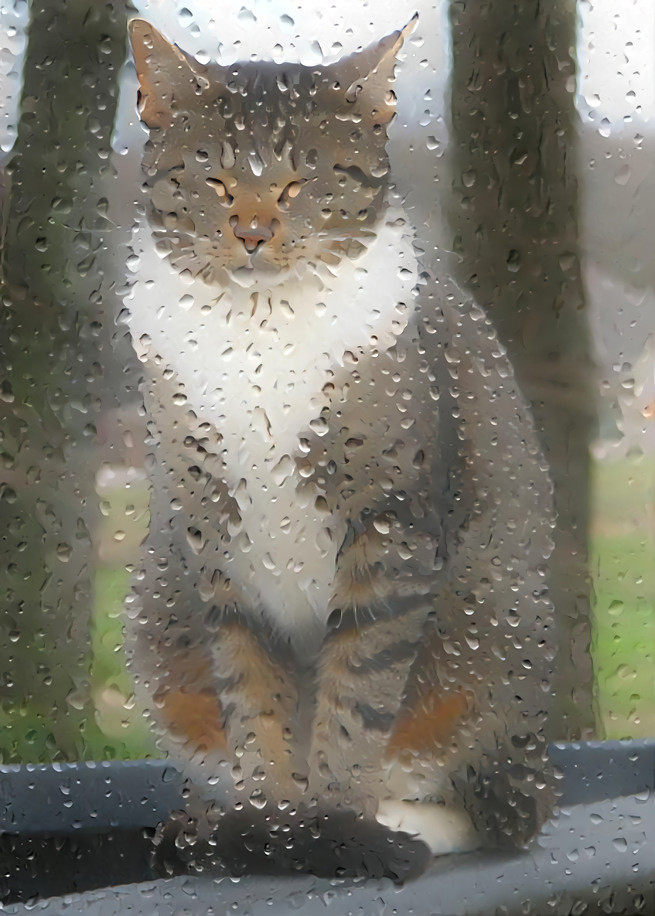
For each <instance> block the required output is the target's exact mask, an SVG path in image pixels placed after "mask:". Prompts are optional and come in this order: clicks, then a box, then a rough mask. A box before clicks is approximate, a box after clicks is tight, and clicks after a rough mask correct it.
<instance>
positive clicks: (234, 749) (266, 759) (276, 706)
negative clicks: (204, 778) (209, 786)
mask: <svg viewBox="0 0 655 916" xmlns="http://www.w3.org/2000/svg"><path fill="white" fill-rule="evenodd" d="M211 655H212V660H213V670H214V677H215V682H216V689H217V692H218V695H219V697H220V703H221V705H222V708H223V710H224V723H225V726H224V727H225V731H226V740H227V743H228V746H229V750H230V752H231V755H232V758H233V760H234V768H233V776H234V778H235V781H236V787H237V789H241V788H245V790H246V791H247V793H248V796H249V797H250V798H251V800H254V799H256V798H259V799H260V802H259V804H261V805H262V806H263V804H264V803H265V801H266V800H267V799H274V800H275V801H281V800H284V799H289V798H291V797H292V795H293V792H294V782H293V779H292V773H293V759H292V758H293V755H292V744H291V728H290V725H291V720H292V717H293V715H294V712H295V709H296V705H297V691H296V688H295V685H294V682H293V678H292V676H291V675H290V674H289V672H288V671H286V670H285V669H284V667H283V666H282V664H281V663H279V662H278V661H274V660H273V659H272V658H271V655H270V653H269V650H268V649H267V648H266V647H265V646H264V645H263V644H262V642H260V640H259V639H258V638H257V636H255V634H254V633H253V631H252V630H251V629H250V628H249V627H248V626H246V625H245V624H244V623H243V622H241V621H239V620H230V621H226V622H223V623H221V624H220V625H219V626H218V628H217V630H216V632H215V633H214V635H213V639H212V645H211ZM295 791H296V793H297V788H296V789H295Z"/></svg>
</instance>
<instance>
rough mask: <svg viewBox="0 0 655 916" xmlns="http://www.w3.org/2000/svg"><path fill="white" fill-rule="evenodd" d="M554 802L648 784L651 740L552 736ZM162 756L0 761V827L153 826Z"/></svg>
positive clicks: (162, 805)
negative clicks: (557, 785)
mask: <svg viewBox="0 0 655 916" xmlns="http://www.w3.org/2000/svg"><path fill="white" fill-rule="evenodd" d="M550 754H551V759H552V760H553V761H554V763H555V764H556V765H557V767H558V768H559V769H560V770H561V773H562V796H561V800H560V804H561V805H562V806H565V805H577V804H585V803H588V802H592V801H598V800H602V799H609V798H619V797H621V796H626V795H638V794H639V793H642V792H649V791H653V790H655V740H653V741H597V742H582V743H575V744H554V745H552V746H551V749H550ZM182 784H183V780H182V777H181V776H180V774H179V773H178V772H177V770H176V769H175V768H174V767H173V766H172V765H171V763H170V762H169V761H166V760H135V761H120V760H117V761H108V762H102V763H62V764H34V765H33V764H28V765H25V766H0V832H2V833H26V834H34V833H50V834H52V833H69V832H71V831H77V830H86V831H89V830H91V831H93V832H95V833H102V832H106V831H108V830H114V829H120V830H134V829H138V828H140V827H154V826H156V825H157V824H158V823H159V822H160V821H162V820H164V819H166V818H167V817H168V815H169V814H170V813H171V811H174V810H176V809H179V808H182V807H184V803H183V800H182V795H181V792H182Z"/></svg>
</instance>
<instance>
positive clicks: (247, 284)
mask: <svg viewBox="0 0 655 916" xmlns="http://www.w3.org/2000/svg"><path fill="white" fill-rule="evenodd" d="M228 274H229V276H230V279H231V280H233V281H234V283H236V284H237V286H241V287H242V288H243V289H256V288H257V287H265V288H270V287H271V286H279V285H280V284H281V283H284V282H285V280H287V279H288V278H289V276H290V275H292V271H291V269H290V268H289V267H281V268H278V267H270V268H268V269H262V268H261V267H251V266H249V265H248V266H243V267H237V268H236V269H234V270H230V269H229V268H228Z"/></svg>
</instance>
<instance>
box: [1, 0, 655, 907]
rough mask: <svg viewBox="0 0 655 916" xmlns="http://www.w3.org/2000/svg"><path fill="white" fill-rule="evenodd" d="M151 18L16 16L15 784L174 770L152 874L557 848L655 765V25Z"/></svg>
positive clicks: (349, 870)
mask: <svg viewBox="0 0 655 916" xmlns="http://www.w3.org/2000/svg"><path fill="white" fill-rule="evenodd" d="M133 6H134V8H133V9H132V6H130V9H129V10H128V9H127V8H126V5H124V4H122V3H99V4H91V3H89V0H69V2H66V3H64V2H63V0H61V2H60V0H56V2H54V0H48V2H46V0H38V2H37V0H34V2H33V3H32V4H31V5H29V9H28V4H27V3H25V2H20V0H13V2H12V0H5V2H2V0H0V29H1V30H2V39H3V42H2V54H1V55H0V165H1V168H2V172H1V184H0V193H1V194H2V208H3V209H2V229H1V231H2V278H1V279H2V319H1V320H2V325H1V327H0V391H1V393H2V398H1V399H0V410H1V412H2V413H1V416H2V424H1V427H0V453H1V457H2V463H1V465H0V552H1V555H0V575H1V577H2V583H3V584H2V593H3V595H4V596H5V600H4V601H3V609H2V628H1V630H0V678H1V683H2V700H1V703H0V725H1V726H2V727H1V728H0V762H1V763H2V764H20V765H25V764H52V763H55V764H61V763H63V762H72V761H110V760H115V761H128V760H132V761H142V760H145V759H153V758H159V757H169V758H170V760H171V767H172V768H176V769H177V770H178V771H179V772H180V773H181V774H182V776H183V777H184V778H185V779H186V780H187V788H186V790H185V796H184V799H182V800H181V801H180V804H178V807H179V808H182V807H183V808H184V810H183V811H181V812H178V814H177V815H176V817H175V818H174V819H173V820H167V819H166V818H165V817H164V815H163V814H162V815H161V816H162V817H163V818H164V825H163V826H160V828H159V831H158V833H157V837H156V844H157V847H156V848H157V850H158V852H157V853H156V856H155V866H154V868H155V870H156V872H157V873H158V874H164V873H166V872H167V870H168V871H169V872H177V871H185V870H188V871H191V872H194V870H195V871H202V870H203V869H206V868H208V867H216V868H227V869H231V870H232V871H234V872H237V873H240V872H243V871H250V870H253V869H255V870H261V869H262V868H264V869H265V870H269V871H272V872H274V873H278V872H280V873H281V872H287V871H294V870H296V871H298V870H300V871H303V870H304V871H310V872H312V873H319V874H324V875H327V876H329V877H331V876H333V875H335V874H336V875H339V876H341V875H343V874H355V875H359V874H366V875H384V876H388V877H392V878H394V879H400V880H404V879H405V878H407V877H408V876H411V875H415V874H418V873H420V872H421V871H422V870H423V869H424V868H425V867H426V866H427V865H428V864H429V861H431V854H436V855H443V854H450V853H461V852H470V851H471V850H477V849H478V848H480V847H489V846H491V847H493V848H497V847H501V846H502V847H503V848H505V847H506V846H509V847H510V848H516V847H521V846H523V845H526V844H529V843H530V842H531V841H532V840H533V839H534V837H535V835H537V834H538V833H539V832H540V831H541V829H542V827H543V825H544V824H545V823H547V822H548V821H549V818H550V817H551V815H552V812H553V810H554V806H555V805H556V801H557V798H558V794H559V790H560V788H561V786H559V781H560V775H561V774H559V772H557V771H556V768H555V767H554V764H553V762H552V761H549V760H548V758H547V753H546V750H547V747H548V745H549V743H551V742H559V743H561V742H566V741H575V740H581V739H582V740H587V739H591V738H597V739H618V738H620V739H624V738H625V739H648V738H653V736H654V731H655V691H654V688H653V679H652V676H651V670H652V664H653V646H654V645H655V578H654V576H655V574H654V573H653V571H652V556H653V548H654V547H655V534H654V527H653V518H654V513H655V432H654V430H655V426H654V423H655V419H654V418H655V328H654V327H653V325H654V324H655V321H654V316H655V293H654V292H653V290H654V280H655V278H654V276H653V270H654V268H653V259H652V257H651V252H650V247H651V244H650V238H651V236H652V231H651V230H652V225H651V223H652V212H653V207H652V205H651V203H652V198H653V195H655V179H654V178H653V175H655V170H654V168H653V165H654V162H653V157H654V154H653V136H652V128H651V124H652V117H653V115H652V111H653V104H654V102H655V99H654V98H653V94H654V92H655V89H654V86H655V79H654V77H655V73H654V72H653V68H654V66H655V65H654V64H653V60H654V55H653V47H652V45H653V35H654V34H655V12H654V11H653V9H652V8H651V3H650V0H630V2H626V3H625V4H624V6H623V7H621V10H619V11H617V10H616V9H614V8H612V7H613V5H612V4H606V3H605V4H602V3H591V2H588V0H579V2H578V3H577V4H576V3H575V2H573V0H570V2H563V3H561V4H558V5H557V8H556V9H552V10H551V9H550V8H549V9H545V8H541V7H539V9H538V10H537V11H536V12H535V11H533V10H529V9H528V8H527V7H528V5H527V4H523V5H521V4H516V3H514V2H509V0H508V2H505V0H502V2H497V3H495V4H482V5H481V4H477V3H472V2H466V0H461V2H459V0H457V2H456V0H453V2H446V0H440V2H436V3H435V2H423V0H421V2H420V3H418V4H412V5H409V6H408V5H406V4H405V5H403V4H401V5H398V4H397V3H391V2H386V0H384V2H381V0H378V2H376V3H375V4H372V3H371V4H368V3H364V4H359V5H357V4H347V3H345V2H343V0H339V2H336V3H333V4H332V5H330V6H329V7H327V8H326V7H325V6H324V5H322V4H318V3H314V2H306V0H303V2H302V3H300V2H298V3H293V2H290V0H284V2H281V0H280V2H277V0H271V2H267V3H265V2H253V3H250V4H246V5H244V4H243V3H241V2H239V3H237V2H232V0H230V2H225V3H223V4H221V8H220V13H218V12H217V7H216V5H215V4H213V3H209V2H203V0H194V2H193V3H192V2H191V0H188V2H186V0H185V3H181V2H173V0H170V2H155V0H134V4H133ZM416 11H418V17H417V16H416V15H415V13H416ZM128 33H129V39H128ZM138 771H139V770H138V767H137V768H136V769H135V770H134V771H133V772H135V773H136V772H138ZM125 772H127V770H126V771H125ZM153 772H154V771H153ZM158 772H159V771H158ZM44 778H45V777H44ZM121 778H122V777H121ZM97 792H98V795H99V796H100V795H101V794H102V792H103V789H102V786H101V785H100V784H99V785H98V787H97ZM135 826H136V825H134V824H130V827H135ZM138 826H139V827H154V823H152V824H150V823H143V824H141V825H138ZM548 829H549V828H548V827H547V828H546V830H548ZM46 832H47V831H46ZM217 837H218V838H219V839H218V840H217ZM221 837H223V839H222V840H221V839H220V838H221ZM225 837H228V838H230V842H229V844H228V845H230V849H229V850H228V849H227V848H226V844H227V840H225ZM235 837H237V838H238V839H235ZM244 837H245V840H244ZM390 837H392V838H393V843H392V842H391V840H390V839H389V838H390ZM342 841H343V842H342ZM148 843H149V841H148ZM312 844H313V845H312ZM392 845H393V852H390V851H389V848H390V846H392ZM149 848H150V846H149V845H148V849H149ZM217 849H218V852H217ZM335 850H336V851H335ZM344 850H345V851H344ZM144 855H145V853H144ZM218 860H220V865H218V864H217V861H218ZM120 867H121V866H120V865H117V866H116V868H117V877H116V881H115V882H108V883H118V882H119V880H121V879H120ZM157 870H158V871H157ZM136 877H138V876H136ZM35 892H36V893H38V892H39V891H38V888H36V891H35Z"/></svg>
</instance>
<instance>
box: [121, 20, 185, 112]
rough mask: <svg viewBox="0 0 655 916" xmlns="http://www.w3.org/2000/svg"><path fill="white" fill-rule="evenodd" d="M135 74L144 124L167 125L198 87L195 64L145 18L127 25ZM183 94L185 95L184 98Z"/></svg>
mask: <svg viewBox="0 0 655 916" xmlns="http://www.w3.org/2000/svg"><path fill="white" fill-rule="evenodd" d="M128 29H129V34H130V41H131V43H132V53H133V55H134V64H135V66H136V72H137V76H138V77H139V85H140V89H139V113H140V115H141V120H142V121H143V122H144V124H146V125H147V127H151V128H158V127H159V128H161V127H170V125H171V124H172V123H173V113H174V111H175V109H176V107H177V108H178V109H179V108H180V107H181V105H182V106H183V105H184V104H185V101H186V100H187V99H188V97H189V96H190V95H191V94H197V93H198V90H199V89H200V88H201V87H202V83H203V80H202V77H201V74H200V73H199V72H198V68H197V66H195V67H194V66H193V64H194V63H195V62H193V63H192V61H191V59H190V58H189V57H188V56H187V55H186V54H185V53H184V51H181V50H180V48H178V47H177V45H173V44H171V43H170V42H169V41H167V40H166V39H165V38H164V36H163V35H162V34H161V33H160V32H158V31H157V29H156V28H155V27H154V26H152V25H150V23H149V22H146V20H145V19H132V20H131V21H130V23H129V25H128ZM185 97H186V98H185Z"/></svg>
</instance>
